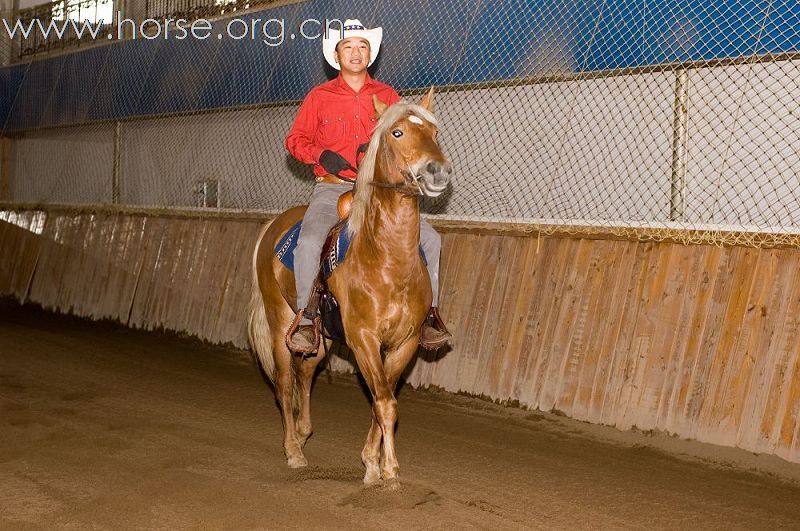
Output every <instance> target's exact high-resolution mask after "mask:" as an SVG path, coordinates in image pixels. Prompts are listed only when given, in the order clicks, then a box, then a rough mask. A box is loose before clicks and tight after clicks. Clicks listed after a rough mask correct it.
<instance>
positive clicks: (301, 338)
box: [286, 309, 319, 355]
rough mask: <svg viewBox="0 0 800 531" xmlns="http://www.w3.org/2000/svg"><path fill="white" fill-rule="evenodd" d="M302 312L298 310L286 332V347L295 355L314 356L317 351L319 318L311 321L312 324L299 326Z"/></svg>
mask: <svg viewBox="0 0 800 531" xmlns="http://www.w3.org/2000/svg"><path fill="white" fill-rule="evenodd" d="M302 319H303V310H302V309H301V310H299V311H298V312H297V315H295V317H294V321H292V325H291V326H290V327H289V330H288V331H287V332H286V346H287V347H288V348H289V350H291V351H292V352H294V353H295V354H302V355H305V354H314V355H316V353H317V350H319V318H315V319H314V320H313V322H314V324H311V325H301V324H300V321H301V320H302Z"/></svg>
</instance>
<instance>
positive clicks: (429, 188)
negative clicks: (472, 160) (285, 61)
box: [416, 160, 453, 197]
mask: <svg viewBox="0 0 800 531" xmlns="http://www.w3.org/2000/svg"><path fill="white" fill-rule="evenodd" d="M452 173H453V167H452V166H451V165H450V163H449V162H447V161H444V162H442V161H436V160H430V161H428V162H427V163H425V164H421V165H420V167H419V168H418V169H417V172H416V174H417V175H418V176H419V181H418V182H419V186H420V188H421V189H422V193H423V194H425V195H426V196H428V197H438V196H440V195H441V194H442V193H443V192H444V191H445V190H446V189H447V185H449V184H450V177H451V175H452Z"/></svg>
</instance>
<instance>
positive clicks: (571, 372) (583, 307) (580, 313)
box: [551, 240, 606, 416]
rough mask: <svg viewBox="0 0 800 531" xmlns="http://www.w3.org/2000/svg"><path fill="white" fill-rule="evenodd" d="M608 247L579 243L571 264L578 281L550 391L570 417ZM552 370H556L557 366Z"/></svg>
mask: <svg viewBox="0 0 800 531" xmlns="http://www.w3.org/2000/svg"><path fill="white" fill-rule="evenodd" d="M605 245H606V242H602V243H599V244H598V242H596V241H591V240H581V241H580V246H579V247H578V254H577V255H576V257H575V261H574V262H573V265H572V267H573V268H575V282H574V284H573V285H572V286H571V287H570V291H571V292H572V293H573V297H572V299H571V301H572V304H571V305H567V306H565V308H564V310H565V318H564V319H563V320H561V321H560V324H561V325H562V336H561V338H560V344H562V345H564V351H563V355H562V358H561V362H560V366H559V367H558V368H557V370H558V372H557V373H553V375H552V380H554V385H553V386H552V387H551V388H552V389H553V404H554V407H555V408H556V409H557V410H559V411H562V412H564V413H566V414H567V415H570V416H571V415H572V414H573V406H574V405H575V393H576V392H577V389H578V385H579V378H580V375H581V367H582V366H583V364H584V363H585V361H586V360H585V357H586V344H587V343H588V342H589V338H590V334H591V331H592V328H593V324H594V319H595V317H596V314H595V313H594V305H595V304H596V301H597V298H596V297H595V296H594V295H596V294H597V286H598V285H599V284H600V279H601V277H600V275H599V274H597V273H598V268H599V265H600V261H601V259H602V254H603V247H604V246H605ZM557 344H558V343H557ZM553 369H556V367H555V365H553Z"/></svg>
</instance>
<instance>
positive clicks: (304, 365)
mask: <svg viewBox="0 0 800 531" xmlns="http://www.w3.org/2000/svg"><path fill="white" fill-rule="evenodd" d="M322 341H326V342H327V343H326V348H320V350H319V352H318V353H317V355H316V356H314V357H311V358H306V359H303V358H301V357H295V358H294V360H295V373H296V377H295V385H296V388H295V393H294V398H295V409H296V412H297V417H296V418H297V436H298V437H299V440H300V446H305V444H306V441H307V440H308V438H309V437H311V433H312V432H313V428H312V426H311V387H312V385H313V383H314V374H315V373H316V371H317V367H318V366H319V364H320V363H321V362H322V360H323V359H324V358H325V355H326V353H327V351H328V349H329V348H330V342H329V341H328V340H327V339H324V338H323V340H322Z"/></svg>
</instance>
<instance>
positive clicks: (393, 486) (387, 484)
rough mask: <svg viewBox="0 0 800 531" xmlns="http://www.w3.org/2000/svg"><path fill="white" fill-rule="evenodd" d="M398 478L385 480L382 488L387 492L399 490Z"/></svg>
mask: <svg viewBox="0 0 800 531" xmlns="http://www.w3.org/2000/svg"><path fill="white" fill-rule="evenodd" d="M400 487H401V485H400V478H398V477H394V478H392V479H386V480H384V481H383V488H384V489H386V490H389V491H393V492H394V491H398V490H400Z"/></svg>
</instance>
